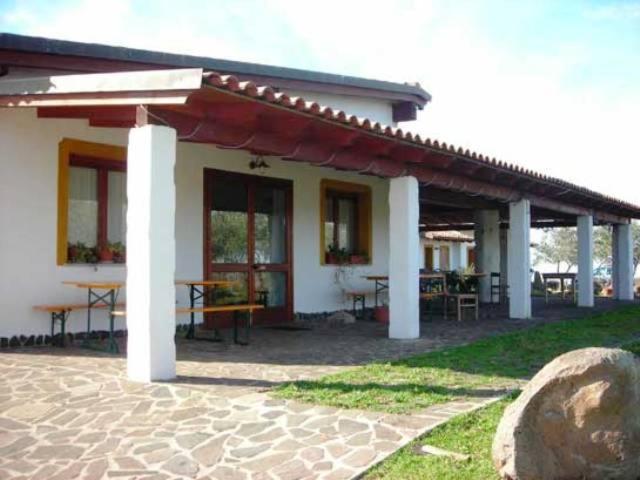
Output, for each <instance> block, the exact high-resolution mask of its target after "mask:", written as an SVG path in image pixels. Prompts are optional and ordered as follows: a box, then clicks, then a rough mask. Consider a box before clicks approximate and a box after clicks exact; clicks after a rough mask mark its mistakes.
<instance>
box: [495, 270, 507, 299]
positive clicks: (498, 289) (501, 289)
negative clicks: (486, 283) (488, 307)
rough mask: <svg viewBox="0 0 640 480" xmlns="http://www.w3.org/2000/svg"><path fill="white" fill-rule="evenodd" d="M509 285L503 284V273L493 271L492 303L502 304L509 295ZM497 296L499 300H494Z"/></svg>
mask: <svg viewBox="0 0 640 480" xmlns="http://www.w3.org/2000/svg"><path fill="white" fill-rule="evenodd" d="M508 288H509V287H508V286H507V285H503V284H502V275H500V272H491V303H498V304H502V302H503V301H504V300H505V299H506V297H507V289H508ZM494 298H497V299H498V300H497V302H494Z"/></svg>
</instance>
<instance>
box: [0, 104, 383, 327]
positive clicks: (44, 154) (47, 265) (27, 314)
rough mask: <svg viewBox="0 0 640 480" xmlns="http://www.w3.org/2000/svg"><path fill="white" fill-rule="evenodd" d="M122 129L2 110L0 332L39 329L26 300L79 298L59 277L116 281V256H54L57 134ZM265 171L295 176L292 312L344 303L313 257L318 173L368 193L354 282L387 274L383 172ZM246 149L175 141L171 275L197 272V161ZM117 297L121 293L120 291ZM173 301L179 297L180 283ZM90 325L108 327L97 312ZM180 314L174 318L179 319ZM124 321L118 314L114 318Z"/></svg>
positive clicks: (113, 140) (111, 136)
mask: <svg viewBox="0 0 640 480" xmlns="http://www.w3.org/2000/svg"><path fill="white" fill-rule="evenodd" d="M127 134H128V131H127V130H126V129H103V128H91V127H88V126H87V124H86V122H84V121H81V120H49V119H47V120H44V119H37V118H36V114H35V111H31V110H3V109H0V225H2V231H0V260H1V268H0V305H1V306H2V311H1V313H0V336H7V335H14V334H36V333H47V332H48V331H49V325H50V321H49V318H48V317H47V315H46V314H43V313H39V312H34V311H33V310H32V306H33V305H36V304H43V303H60V302H74V303H75V302H79V303H81V302H85V301H86V291H84V290H76V289H74V288H72V287H69V286H66V285H63V284H62V282H63V281H65V280H116V279H117V280H124V279H125V276H126V275H125V268H124V266H122V265H99V266H97V267H93V266H80V265H67V266H61V267H59V266H57V265H56V227H57V182H58V143H59V142H60V140H61V139H62V138H64V137H69V138H76V139H81V140H87V141H95V142H102V143H110V144H115V145H126V143H127ZM267 161H268V163H269V164H270V165H271V168H270V169H268V170H267V171H266V173H265V175H267V176H272V177H276V178H285V179H290V180H292V181H293V203H294V214H293V237H294V254H293V256H294V258H293V265H294V267H293V273H294V285H295V286H294V312H305V313H309V312H320V311H332V310H336V309H339V308H343V307H344V306H347V303H346V302H345V299H344V298H343V296H342V295H341V293H340V289H339V287H338V286H337V285H336V284H335V282H334V272H335V267H331V266H321V265H320V247H319V237H320V233H319V229H320V225H319V208H320V195H319V189H320V180H321V179H322V178H330V179H340V180H345V181H353V182H357V183H362V184H367V185H370V186H371V188H372V198H373V210H372V220H373V222H372V223H373V225H372V228H373V247H372V265H369V266H360V267H353V268H352V269H349V270H350V271H351V282H352V284H353V286H354V287H356V288H366V289H367V290H373V285H372V284H370V283H369V282H367V281H366V280H364V279H362V278H361V276H362V275H365V274H387V273H388V233H387V232H388V216H389V215H388V185H389V183H388V181H387V180H383V179H379V178H374V177H368V176H361V175H356V174H348V173H344V172H337V171H334V170H331V169H326V168H318V167H313V166H310V165H306V164H301V163H295V162H285V161H281V160H278V159H274V158H269V159H267ZM248 163H249V157H248V156H247V154H246V153H243V152H235V151H226V150H219V149H216V148H214V147H212V146H207V145H196V144H186V143H179V144H178V152H177V161H176V246H177V247H176V249H177V251H176V277H177V278H202V276H203V262H202V250H203V245H202V243H203V231H202V203H203V202H202V195H203V169H204V168H205V167H209V168H218V169H222V170H229V171H235V172H241V173H249V174H251V173H255V172H252V171H251V170H250V169H249V168H248ZM122 298H123V297H122ZM178 302H179V303H180V304H182V305H185V304H186V303H187V292H186V288H184V287H183V288H178ZM95 318H96V321H95V322H94V325H95V328H97V329H100V328H103V329H104V328H106V327H107V322H106V315H105V314H104V312H97V313H96V314H95ZM85 320H86V316H85V313H84V312H80V313H76V314H73V315H72V317H71V318H70V322H69V328H68V329H69V330H70V331H79V330H82V329H84V328H85ZM186 320H187V319H186V318H178V321H186ZM117 323H118V325H117V327H118V328H123V327H124V324H125V320H124V319H117Z"/></svg>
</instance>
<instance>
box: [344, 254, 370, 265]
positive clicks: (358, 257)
mask: <svg viewBox="0 0 640 480" xmlns="http://www.w3.org/2000/svg"><path fill="white" fill-rule="evenodd" d="M349 263H351V264H352V265H366V264H367V263H369V255H367V254H366V253H365V252H362V253H357V254H353V255H351V256H350V257H349Z"/></svg>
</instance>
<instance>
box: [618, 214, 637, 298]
mask: <svg viewBox="0 0 640 480" xmlns="http://www.w3.org/2000/svg"><path fill="white" fill-rule="evenodd" d="M633 283H634V282H633V234H632V230H631V225H630V224H622V225H614V226H613V289H614V290H613V291H614V297H615V298H617V299H618V300H633V286H634V285H633Z"/></svg>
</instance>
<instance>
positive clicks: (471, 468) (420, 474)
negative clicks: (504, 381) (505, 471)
mask: <svg viewBox="0 0 640 480" xmlns="http://www.w3.org/2000/svg"><path fill="white" fill-rule="evenodd" d="M512 400H513V396H510V397H509V398H507V399H505V400H501V401H499V402H497V403H494V404H492V405H490V406H488V407H485V408H483V409H480V410H476V411H475V412H472V413H468V414H466V415H461V416H459V417H456V418H454V419H453V420H451V421H449V422H447V423H445V424H444V425H441V426H439V427H436V428H435V429H434V430H432V431H431V432H429V433H427V434H426V435H424V436H423V437H421V438H419V439H417V440H414V441H413V442H412V443H410V444H409V445H407V446H406V447H404V448H402V449H400V450H398V451H397V452H396V453H394V454H393V455H391V456H390V457H389V458H388V459H387V460H386V461H384V462H383V463H382V464H380V465H378V466H376V467H374V468H373V469H371V470H370V471H369V472H367V474H366V475H365V477H364V478H365V479H367V480H378V479H385V480H393V479H397V480H414V479H415V480H418V479H420V480H423V479H425V480H426V479H434V480H435V479H438V480H447V479H451V480H467V479H469V480H485V479H497V478H498V475H497V474H496V472H495V470H494V469H493V464H492V463H491V443H492V442H493V436H494V434H495V431H496V428H497V427H498V423H499V422H500V418H501V417H502V413H503V412H504V409H505V408H506V407H507V405H508V404H509V403H510V402H511V401H512ZM425 444H428V445H432V446H434V447H439V448H443V449H445V450H449V451H451V452H457V453H464V454H467V455H470V456H471V459H470V460H468V461H461V460H454V459H452V458H448V457H435V456H433V455H426V456H425V455H418V454H416V453H414V449H415V448H416V447H419V446H421V445H425Z"/></svg>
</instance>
